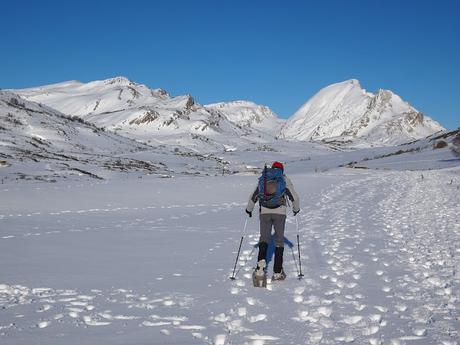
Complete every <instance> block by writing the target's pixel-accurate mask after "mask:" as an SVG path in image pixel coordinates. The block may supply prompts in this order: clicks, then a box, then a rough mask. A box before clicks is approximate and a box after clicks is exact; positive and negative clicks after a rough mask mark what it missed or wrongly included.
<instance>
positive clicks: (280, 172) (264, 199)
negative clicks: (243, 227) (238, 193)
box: [246, 162, 300, 280]
mask: <svg viewBox="0 0 460 345" xmlns="http://www.w3.org/2000/svg"><path fill="white" fill-rule="evenodd" d="M286 196H287V197H288V198H289V200H290V201H291V203H292V210H293V212H294V216H295V215H297V213H299V211H300V208H299V196H298V195H297V193H296V192H295V190H294V186H293V185H292V182H291V180H290V179H289V178H288V177H287V176H286V175H284V166H283V164H282V163H280V162H274V163H273V164H272V167H271V168H267V166H265V168H264V170H263V172H262V176H261V177H260V178H259V184H258V185H257V187H256V189H255V191H254V192H253V193H252V194H251V196H250V198H249V201H248V205H247V206H246V213H247V214H248V216H249V217H252V211H253V209H254V206H255V203H256V202H257V201H258V202H259V219H260V238H259V255H258V258H257V267H256V272H255V274H256V275H259V276H263V275H265V267H266V256H267V248H268V243H269V242H270V239H271V232H272V227H273V228H274V229H275V246H276V247H275V263H274V265H273V278H272V279H273V280H283V279H284V278H286V274H285V273H284V270H283V252H284V227H285V225H286V211H287V207H286Z"/></svg>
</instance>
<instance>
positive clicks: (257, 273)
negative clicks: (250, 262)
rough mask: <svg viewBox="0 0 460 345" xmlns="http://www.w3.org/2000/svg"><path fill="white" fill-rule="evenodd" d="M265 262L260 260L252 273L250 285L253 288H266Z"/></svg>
mask: <svg viewBox="0 0 460 345" xmlns="http://www.w3.org/2000/svg"><path fill="white" fill-rule="evenodd" d="M265 266H266V263H265V260H260V261H259V262H258V263H257V267H256V268H255V269H254V272H253V273H252V283H253V284H254V287H267V271H266V269H265Z"/></svg>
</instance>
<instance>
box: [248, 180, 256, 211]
mask: <svg viewBox="0 0 460 345" xmlns="http://www.w3.org/2000/svg"><path fill="white" fill-rule="evenodd" d="M258 198H259V187H258V186H257V187H256V189H255V190H254V193H252V194H251V195H250V197H249V201H248V205H247V206H246V210H248V211H249V212H252V210H253V209H254V206H255V204H256V202H257V200H258Z"/></svg>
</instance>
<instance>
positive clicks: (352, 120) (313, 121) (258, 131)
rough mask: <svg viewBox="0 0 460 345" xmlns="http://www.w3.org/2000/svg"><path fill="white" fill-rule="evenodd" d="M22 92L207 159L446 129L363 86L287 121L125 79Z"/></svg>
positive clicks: (330, 92) (245, 105)
mask: <svg viewBox="0 0 460 345" xmlns="http://www.w3.org/2000/svg"><path fill="white" fill-rule="evenodd" d="M14 91H15V92H16V93H18V94H20V95H21V96H22V97H24V98H26V99H29V100H31V101H35V102H39V103H42V104H46V105H47V106H49V107H52V108H54V109H57V110H59V111H60V112H62V113H64V114H68V115H71V116H79V117H81V118H83V119H85V120H86V121H88V122H90V123H93V124H95V125H96V126H98V127H102V128H105V129H107V130H109V131H114V132H117V133H119V134H121V135H124V136H127V137H129V138H132V139H136V140H141V141H143V142H146V143H150V144H151V143H155V142H156V143H160V144H168V145H175V146H182V147H188V148H191V149H194V150H196V151H200V152H201V151H210V152H215V151H221V150H222V149H223V148H226V147H228V146H229V145H232V146H236V147H239V148H248V147H256V146H257V145H259V144H262V145H264V144H267V143H271V142H273V140H274V139H275V138H281V139H289V140H293V139H294V140H299V141H310V140H311V141H317V140H326V141H342V142H343V141H346V142H351V144H350V145H352V146H353V145H355V146H358V145H364V146H369V145H395V144H401V143H405V142H408V141H413V140H416V139H420V138H424V137H427V136H429V135H431V134H433V133H436V132H438V131H441V130H443V129H444V128H443V127H442V126H441V125H440V124H438V123H437V122H435V121H433V120H432V119H431V118H429V117H427V116H425V115H424V114H422V113H421V112H419V111H417V110H416V109H415V108H413V107H412V106H411V105H409V104H408V103H407V102H405V101H403V100H402V99H401V98H400V97H399V96H398V95H396V94H394V93H393V92H391V91H388V90H379V91H378V92H377V93H376V94H373V93H370V92H367V91H366V90H364V89H363V88H362V87H361V85H360V83H359V82H358V81H357V80H355V79H352V80H347V81H344V82H341V83H337V84H332V85H330V86H328V87H325V88H324V89H322V90H320V91H319V92H318V93H317V94H316V95H315V96H313V97H312V98H311V99H310V100H309V101H308V102H307V103H305V104H304V105H303V106H302V107H301V108H300V109H299V110H298V111H297V112H296V113H295V114H294V115H293V116H292V117H291V118H289V119H288V120H287V121H285V120H281V119H279V118H278V116H277V115H276V114H275V113H274V112H273V111H272V110H270V109H269V108H268V107H266V106H262V105H258V104H255V103H252V102H249V101H233V102H221V103H214V104H209V105H204V106H203V105H201V104H199V103H197V102H195V100H194V98H193V97H192V96H191V95H183V96H177V97H172V96H170V95H169V94H168V93H167V92H166V91H165V90H163V89H150V88H149V87H147V86H145V85H142V84H137V83H135V82H132V81H130V80H128V79H127V78H124V77H116V78H111V79H107V80H99V81H93V82H89V83H81V82H78V81H68V82H63V83H58V84H52V85H47V86H42V87H36V88H29V89H22V90H14Z"/></svg>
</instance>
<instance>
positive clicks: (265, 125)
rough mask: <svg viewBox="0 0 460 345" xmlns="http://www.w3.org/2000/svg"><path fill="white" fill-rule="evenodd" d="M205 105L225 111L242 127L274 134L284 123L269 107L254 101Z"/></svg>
mask: <svg viewBox="0 0 460 345" xmlns="http://www.w3.org/2000/svg"><path fill="white" fill-rule="evenodd" d="M205 107H206V108H207V109H213V110H217V111H219V112H221V113H223V114H224V115H225V116H226V117H227V119H228V120H229V121H231V122H232V123H234V124H236V125H237V126H239V127H241V128H253V129H256V130H259V131H262V132H265V133H268V134H271V135H272V136H274V135H276V134H277V132H278V131H279V129H280V127H281V125H282V124H283V123H284V120H281V119H279V118H278V115H277V114H275V113H274V112H273V111H272V110H271V109H270V108H269V107H266V106H264V105H259V104H256V103H254V102H249V101H233V102H220V103H213V104H207V105H205Z"/></svg>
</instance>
